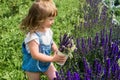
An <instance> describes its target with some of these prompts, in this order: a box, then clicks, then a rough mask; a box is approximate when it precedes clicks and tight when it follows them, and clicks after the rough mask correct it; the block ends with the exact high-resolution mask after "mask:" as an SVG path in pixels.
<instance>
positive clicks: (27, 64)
mask: <svg viewBox="0 0 120 80" xmlns="http://www.w3.org/2000/svg"><path fill="white" fill-rule="evenodd" d="M36 35H37V36H38V37H39V41H40V46H39V51H40V52H41V53H43V54H46V55H49V56H50V53H51V44H52V40H51V44H49V45H45V44H44V43H43V41H42V39H41V35H40V34H38V33H36ZM22 53H23V64H22V69H23V70H24V71H29V72H45V71H47V70H48V68H49V66H50V62H41V61H38V60H35V59H33V58H32V56H31V54H30V53H28V51H27V50H26V46H25V43H24V42H23V44H22Z"/></svg>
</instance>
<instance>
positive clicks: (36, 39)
mask: <svg viewBox="0 0 120 80" xmlns="http://www.w3.org/2000/svg"><path fill="white" fill-rule="evenodd" d="M32 40H35V41H36V42H37V43H38V44H40V42H39V37H38V36H37V35H36V34H35V33H31V34H30V33H28V34H27V35H26V38H25V40H24V42H25V44H26V49H27V51H28V52H30V50H29V47H28V44H27V43H28V42H30V41H32Z"/></svg>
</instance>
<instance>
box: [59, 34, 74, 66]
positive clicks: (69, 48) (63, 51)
mask: <svg viewBox="0 0 120 80" xmlns="http://www.w3.org/2000/svg"><path fill="white" fill-rule="evenodd" d="M75 48H76V47H75V45H74V41H73V37H71V36H69V35H67V34H64V35H63V36H60V44H59V51H58V54H59V55H63V56H65V57H66V60H67V58H68V57H69V58H70V59H71V58H72V57H73V55H72V53H73V51H74V50H75ZM64 63H65V62H63V63H60V62H58V64H59V65H64Z"/></svg>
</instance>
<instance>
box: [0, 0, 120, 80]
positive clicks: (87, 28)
mask: <svg viewBox="0 0 120 80" xmlns="http://www.w3.org/2000/svg"><path fill="white" fill-rule="evenodd" d="M33 1H34V0H25V1H24V0H0V34H1V35H0V53H1V54H0V80H26V79H25V75H24V72H23V71H22V70H21V63H22V53H21V43H22V41H23V38H24V36H23V34H22V32H21V31H20V30H19V24H20V22H21V20H22V18H23V17H24V16H25V15H26V13H27V11H28V9H29V7H30V5H31V4H32V2H33ZM54 1H55V3H56V6H57V7H58V16H57V17H56V20H55V23H54V25H53V28H52V29H53V32H54V40H55V41H56V43H57V44H58V47H59V50H60V51H61V52H63V53H64V52H65V53H69V54H68V56H69V57H68V60H67V61H66V63H65V64H64V66H60V65H58V64H56V63H55V66H56V67H57V69H58V72H56V75H57V78H56V79H54V80H120V66H119V65H120V59H119V58H120V33H119V31H120V23H119V22H120V19H119V18H120V7H119V5H120V1H119V0H113V2H112V1H111V0H54ZM75 47H76V48H75ZM73 49H74V50H73ZM71 50H72V51H71ZM41 80H47V78H46V77H45V76H44V75H43V76H42V79H41Z"/></svg>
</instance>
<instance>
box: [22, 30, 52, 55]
mask: <svg viewBox="0 0 120 80" xmlns="http://www.w3.org/2000/svg"><path fill="white" fill-rule="evenodd" d="M36 33H37V34H39V35H40V36H41V39H42V41H43V43H44V44H45V45H49V44H50V43H51V40H52V35H53V32H52V30H51V29H50V28H48V29H47V30H46V31H45V32H36ZM36 33H31V34H30V33H28V34H27V35H26V38H25V40H24V41H25V44H26V49H27V51H28V53H30V50H29V47H28V44H27V43H28V42H30V41H32V40H35V41H36V42H37V43H38V44H40V42H39V36H38V35H37V34H36ZM52 43H53V40H52Z"/></svg>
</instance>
